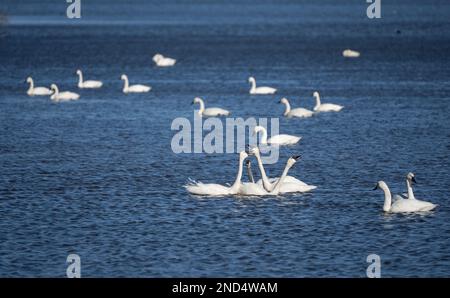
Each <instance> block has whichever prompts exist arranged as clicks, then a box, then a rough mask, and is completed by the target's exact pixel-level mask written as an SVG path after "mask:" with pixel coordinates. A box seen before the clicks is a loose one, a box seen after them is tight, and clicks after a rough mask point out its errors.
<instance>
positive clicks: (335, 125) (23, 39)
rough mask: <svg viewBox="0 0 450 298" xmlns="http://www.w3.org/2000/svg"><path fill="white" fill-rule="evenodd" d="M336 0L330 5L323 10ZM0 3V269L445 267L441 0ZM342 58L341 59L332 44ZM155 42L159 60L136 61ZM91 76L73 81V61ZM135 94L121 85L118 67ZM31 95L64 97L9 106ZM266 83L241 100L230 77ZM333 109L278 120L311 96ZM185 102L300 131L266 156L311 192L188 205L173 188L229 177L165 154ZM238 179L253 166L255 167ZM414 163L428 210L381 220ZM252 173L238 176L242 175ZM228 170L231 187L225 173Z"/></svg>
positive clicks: (211, 166)
mask: <svg viewBox="0 0 450 298" xmlns="http://www.w3.org/2000/svg"><path fill="white" fill-rule="evenodd" d="M341 2H342V3H341ZM365 2H366V1H364V0H361V1H359V0H355V1H345V2H343V1H339V3H334V1H323V2H320V3H316V1H314V2H313V1H290V0H286V1H275V0H273V1H272V0H270V1H269V0H267V1H258V2H257V3H254V2H251V1H196V2H195V3H190V1H169V2H168V3H164V4H161V3H160V1H143V0H139V1H127V2H126V3H125V2H124V3H122V4H119V3H116V2H113V1H106V0H103V1H82V18H81V19H80V20H68V19H67V18H66V17H65V10H66V3H65V1H62V0H61V1H49V0H45V1H31V0H27V1H12V0H3V1H2V3H0V12H3V13H4V14H6V15H7V21H6V22H5V24H3V26H0V74H1V79H0V173H1V174H0V276H2V277H14V276H27V277H28V276H40V277H53V276H54V277H64V276H65V274H66V267H67V264H66V257H67V255H68V254H70V253H76V254H78V255H79V256H80V257H81V263H82V266H81V268H82V276H96V277H97V276H98V277H100V276H108V277H113V276H114V277H115V276H128V277H232V276H242V277H335V276H338V277H364V276H365V274H366V268H367V266H368V265H369V264H368V263H367V262H366V257H367V256H368V255H369V254H372V253H375V254H378V255H380V257H381V261H382V268H381V274H382V276H385V277H388V276H389V277H391V276H395V277H401V276H421V277H432V276H433V277H443V276H446V277H449V276H450V221H449V218H450V198H449V196H448V191H449V189H450V173H449V167H450V161H449V157H450V120H449V114H450V106H449V100H450V82H449V76H450V72H449V69H450V55H449V53H450V3H448V1H437V0H433V1H426V2H424V3H422V2H418V1H389V3H385V2H384V1H383V3H382V19H378V20H370V19H368V18H367V17H366V7H367V6H366V5H367V4H366V3H365ZM346 48H352V49H356V50H358V51H360V52H361V57H360V58H358V59H345V58H343V57H342V54H341V52H342V50H344V49H346ZM156 52H161V53H163V54H167V55H168V56H171V57H174V58H177V59H178V62H177V64H176V66H175V67H173V68H167V69H159V68H156V67H154V65H153V62H152V60H151V57H152V56H153V54H154V53H156ZM77 68H81V69H82V70H83V71H84V74H85V77H86V78H87V79H100V80H102V81H103V82H104V87H103V88H102V89H99V90H79V89H77V88H76V82H77V77H76V75H75V70H76V69H77ZM122 73H126V74H128V75H129V77H130V81H131V83H145V84H149V85H151V86H152V87H153V90H152V91H151V92H150V93H148V94H134V95H131V94H130V95H124V94H123V93H122V92H121V88H122V82H121V81H120V79H119V78H120V75H121V74H122ZM30 75H31V76H32V77H33V78H34V79H35V83H36V85H38V86H42V85H44V86H49V85H50V84H51V83H57V84H58V85H59V87H60V89H63V90H71V91H76V92H79V93H80V94H81V98H80V100H79V101H76V102H69V103H60V104H54V103H52V102H51V101H50V100H49V98H48V97H28V96H27V95H26V89H27V87H28V86H27V84H26V83H25V82H24V80H25V79H26V77H27V76H30ZM250 75H253V76H255V77H256V79H257V82H259V83H260V84H263V85H270V86H273V87H276V88H278V90H279V92H278V94H276V95H273V96H256V97H255V96H250V95H249V94H248V89H249V84H248V82H247V78H248V77H249V76H250ZM316 90H318V91H320V92H321V96H322V100H323V101H324V102H333V103H337V104H341V105H344V106H345V108H344V110H343V111H342V112H340V113H329V114H320V115H317V116H315V117H312V118H310V119H302V120H299V119H286V118H284V117H281V115H282V112H283V111H284V108H283V107H282V106H281V105H280V104H278V101H279V99H280V98H281V97H283V96H284V97H287V98H289V99H290V100H291V104H292V105H293V106H295V107H297V106H302V107H307V108H310V109H312V107H313V106H314V99H313V97H312V93H313V91H316ZM196 96H200V97H203V98H205V100H206V104H207V106H208V105H209V106H220V107H223V108H226V109H229V110H231V112H232V115H233V116H234V117H243V118H249V117H256V118H259V117H280V132H281V133H287V134H294V135H300V136H302V137H303V139H302V140H301V141H300V143H299V144H298V145H295V146H291V147H288V148H283V149H282V150H281V152H280V162H279V163H277V164H274V165H267V170H268V172H269V176H277V175H278V173H279V172H280V171H281V169H282V168H283V166H284V162H285V160H286V158H287V157H288V156H290V155H291V154H295V153H299V154H301V155H302V157H303V159H302V160H301V161H300V162H299V163H298V165H297V166H296V167H295V168H293V169H292V171H291V172H290V175H293V176H296V177H298V178H300V179H302V180H303V181H305V182H307V183H311V184H314V185H317V186H318V188H317V189H316V190H315V191H313V192H311V193H308V194H290V195H283V196H278V197H266V198H251V199H249V198H247V199H245V198H236V197H232V196H230V197H223V198H199V197H194V196H191V195H189V194H188V193H187V192H186V190H185V189H184V188H183V185H184V184H185V183H186V182H187V179H188V178H189V177H190V178H194V179H199V180H201V181H203V182H217V183H222V184H224V183H232V182H233V180H234V176H235V174H236V168H237V155H236V154H174V153H173V152H172V150H171V146H170V144H171V139H172V137H173V135H174V133H175V132H174V131H171V129H170V127H171V123H172V121H173V119H175V118H177V117H188V118H192V115H193V114H192V111H193V107H192V106H191V105H190V104H191V102H192V99H193V98H194V97H196ZM255 170H256V169H255ZM409 171H412V172H414V173H416V178H417V180H418V182H419V184H417V186H416V187H415V193H416V196H417V197H418V198H422V199H426V200H429V201H432V202H434V203H437V204H439V207H438V208H437V209H436V210H435V211H433V212H430V213H428V214H415V215H398V214H397V215H385V214H384V213H383V212H382V205H383V194H382V192H381V191H371V190H372V188H373V187H374V185H375V183H376V182H377V181H378V180H385V181H386V182H387V183H388V185H389V186H390V188H391V190H392V191H393V192H394V193H400V192H404V191H405V190H406V185H405V181H404V180H405V175H406V173H407V172H409ZM254 172H256V171H254ZM244 179H246V178H244Z"/></svg>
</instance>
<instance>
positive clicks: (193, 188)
mask: <svg viewBox="0 0 450 298" xmlns="http://www.w3.org/2000/svg"><path fill="white" fill-rule="evenodd" d="M249 155H254V156H255V157H256V159H257V161H258V166H259V169H260V172H261V177H262V179H260V180H259V181H258V182H255V180H254V178H253V174H252V171H251V167H250V162H247V163H246V164H247V173H248V176H249V180H250V182H241V180H242V171H243V163H244V161H245V160H246V158H247V157H248V156H249ZM299 158H300V156H292V157H290V158H289V159H288V160H287V162H286V166H285V168H284V170H283V172H282V174H281V176H280V177H278V178H272V179H269V178H268V177H267V176H266V173H265V170H264V167H263V164H262V161H261V157H260V154H259V149H258V147H254V148H251V149H249V150H248V152H246V151H242V152H240V153H239V165H238V173H237V175H236V179H235V181H234V183H233V184H232V185H231V186H224V185H221V184H216V183H202V182H196V181H190V183H188V184H187V185H185V188H186V189H187V191H188V192H189V193H191V194H194V195H202V196H224V195H244V196H267V195H278V194H281V193H289V192H307V191H310V190H313V189H315V188H316V187H315V186H313V185H308V184H306V183H304V182H302V181H300V180H298V179H296V178H294V177H292V176H288V175H287V174H288V171H289V169H290V168H291V167H292V166H293V165H294V164H295V163H296V162H297V161H298V159H299Z"/></svg>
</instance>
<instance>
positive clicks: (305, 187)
mask: <svg viewBox="0 0 450 298" xmlns="http://www.w3.org/2000/svg"><path fill="white" fill-rule="evenodd" d="M249 154H251V155H254V156H255V157H256V160H257V162H258V167H259V171H260V173H261V177H262V179H260V180H258V182H257V184H259V185H262V186H263V187H264V189H266V190H268V191H271V190H272V189H273V188H274V187H275V183H276V182H277V181H279V178H268V177H267V175H266V171H265V169H264V165H263V163H262V160H261V155H260V151H259V148H258V147H256V146H255V147H253V148H250V149H249ZM316 188H317V186H314V185H309V184H306V183H305V182H303V181H301V180H299V179H297V178H295V177H292V176H286V178H285V179H284V182H283V184H282V185H281V188H280V192H281V193H289V192H308V191H311V190H313V189H316Z"/></svg>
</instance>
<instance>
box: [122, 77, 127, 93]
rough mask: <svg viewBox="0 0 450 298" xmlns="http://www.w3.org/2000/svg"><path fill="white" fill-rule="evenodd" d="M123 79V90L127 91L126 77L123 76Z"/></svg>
mask: <svg viewBox="0 0 450 298" xmlns="http://www.w3.org/2000/svg"><path fill="white" fill-rule="evenodd" d="M123 81H124V86H123V91H127V90H128V77H124V78H123Z"/></svg>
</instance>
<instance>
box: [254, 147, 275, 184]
mask: <svg viewBox="0 0 450 298" xmlns="http://www.w3.org/2000/svg"><path fill="white" fill-rule="evenodd" d="M255 156H256V160H257V161H258V167H259V171H260V172H261V178H262V181H263V186H264V189H265V190H266V191H271V190H272V189H273V186H272V184H271V183H270V181H269V178H267V175H266V171H265V170H264V165H263V163H262V160H261V156H260V155H259V153H256V154H255Z"/></svg>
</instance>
